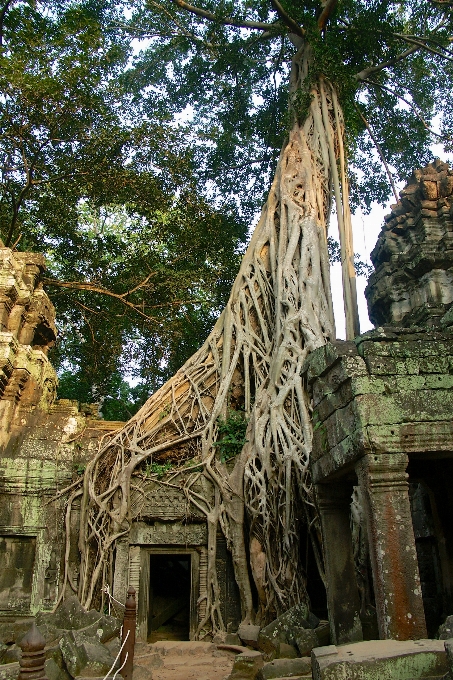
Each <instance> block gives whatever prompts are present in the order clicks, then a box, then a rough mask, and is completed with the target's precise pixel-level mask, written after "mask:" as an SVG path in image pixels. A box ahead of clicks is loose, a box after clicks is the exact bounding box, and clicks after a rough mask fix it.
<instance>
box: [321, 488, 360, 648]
mask: <svg viewBox="0 0 453 680" xmlns="http://www.w3.org/2000/svg"><path fill="white" fill-rule="evenodd" d="M315 494H316V501H317V505H318V510H319V514H320V518H321V529H322V538H323V545H324V557H325V565H326V583H327V607H328V611H329V623H330V634H331V638H332V643H333V644H336V645H342V644H346V643H348V642H360V641H361V640H363V634H362V624H361V621H360V599H359V592H358V588H357V580H356V575H355V565H354V556H353V551H352V537H351V524H350V507H351V496H352V486H351V485H349V484H345V483H344V482H341V481H337V482H335V483H331V484H316V485H315Z"/></svg>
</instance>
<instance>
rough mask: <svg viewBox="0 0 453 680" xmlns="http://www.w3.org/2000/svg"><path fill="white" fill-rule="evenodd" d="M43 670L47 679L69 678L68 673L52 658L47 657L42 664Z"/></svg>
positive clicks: (61, 679)
mask: <svg viewBox="0 0 453 680" xmlns="http://www.w3.org/2000/svg"><path fill="white" fill-rule="evenodd" d="M44 672H45V674H46V676H47V679H48V680H71V676H70V675H69V673H68V672H67V671H66V670H65V669H63V668H60V666H58V664H57V663H55V661H54V660H53V659H47V660H46V662H45V664H44Z"/></svg>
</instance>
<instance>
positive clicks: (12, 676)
mask: <svg viewBox="0 0 453 680" xmlns="http://www.w3.org/2000/svg"><path fill="white" fill-rule="evenodd" d="M19 671H20V667H19V663H18V662H17V661H16V662H15V663H7V664H4V665H2V666H0V680H17V677H18V675H19Z"/></svg>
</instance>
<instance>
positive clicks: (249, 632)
mask: <svg viewBox="0 0 453 680" xmlns="http://www.w3.org/2000/svg"><path fill="white" fill-rule="evenodd" d="M237 634H238V635H239V637H240V638H241V640H242V642H243V643H244V645H248V646H249V647H253V648H254V649H258V636H259V634H260V627H259V626H252V625H250V624H248V625H242V624H241V625H240V626H239V628H238V633H237Z"/></svg>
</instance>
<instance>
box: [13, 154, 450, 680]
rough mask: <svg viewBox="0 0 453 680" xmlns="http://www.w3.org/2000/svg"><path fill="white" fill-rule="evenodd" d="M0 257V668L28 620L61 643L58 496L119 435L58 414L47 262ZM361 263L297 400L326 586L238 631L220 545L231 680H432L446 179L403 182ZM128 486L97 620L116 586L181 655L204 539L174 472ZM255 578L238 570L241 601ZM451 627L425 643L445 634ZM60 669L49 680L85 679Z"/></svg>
mask: <svg viewBox="0 0 453 680" xmlns="http://www.w3.org/2000/svg"><path fill="white" fill-rule="evenodd" d="M0 255H1V265H0V266H1V270H0V290H1V298H0V302H1V309H0V324H1V329H0V353H1V356H2V363H1V366H0V384H1V387H0V419H1V432H0V446H1V452H0V561H1V564H2V567H3V568H2V569H0V641H2V642H3V643H5V645H4V647H5V646H6V647H5V649H3V648H2V649H3V651H2V652H1V654H3V658H4V660H7V661H11V662H14V661H15V660H17V659H16V657H15V652H14V650H13V646H14V645H16V646H15V647H14V649H17V642H18V640H17V639H16V638H17V637H18V633H17V631H19V630H20V632H21V634H22V635H23V634H24V632H25V630H26V627H27V625H29V623H30V620H31V617H33V616H34V615H36V614H38V612H39V614H38V617H37V621H38V625H39V626H40V630H41V632H43V631H44V633H43V634H44V636H45V637H46V633H47V638H48V639H49V640H50V637H52V635H54V636H56V637H58V635H57V632H56V631H57V629H58V625H57V624H58V621H57V620H56V619H54V618H52V616H54V615H51V614H50V612H51V611H52V610H53V609H54V607H55V606H56V605H57V604H59V603H60V602H61V601H62V600H63V599H65V600H66V604H65V605H64V607H66V610H68V607H69V605H70V602H71V600H68V598H70V596H74V595H75V594H76V593H77V586H78V579H79V572H80V569H81V565H80V558H79V551H78V518H77V516H76V515H74V513H72V514H70V513H69V512H68V511H67V508H68V498H70V499H71V504H72V507H73V508H74V507H75V508H76V509H77V503H78V502H79V500H80V496H81V490H80V484H79V483H78V482H79V479H80V476H81V475H82V474H83V471H84V468H85V465H86V464H87V463H88V462H89V461H90V460H92V459H93V457H94V455H95V453H96V451H97V450H98V447H99V442H100V441H101V438H103V437H105V436H106V435H109V434H110V433H114V432H116V431H118V430H119V428H121V427H122V423H112V422H104V421H102V420H100V419H99V417H98V415H97V412H96V409H95V407H93V406H92V405H83V404H82V405H79V404H77V403H74V402H70V401H68V400H60V401H58V400H55V393H56V384H57V378H56V375H55V372H54V370H53V368H52V366H51V365H50V363H49V360H48V358H47V350H48V348H49V347H50V346H51V345H52V343H53V342H54V340H55V327H54V310H53V307H52V304H51V303H50V301H49V299H48V297H47V295H46V293H45V292H44V291H43V290H42V286H41V284H40V277H41V275H42V272H43V270H44V260H43V258H42V257H41V256H38V255H34V254H28V253H16V252H12V251H11V250H10V249H7V248H3V249H2V250H1V252H0ZM372 260H373V264H374V267H375V272H374V273H373V274H372V275H371V277H370V280H369V283H368V286H367V291H366V295H367V299H368V304H369V310H370V318H371V319H372V321H373V322H374V324H375V326H376V327H375V329H374V330H372V331H369V332H367V333H364V334H362V335H361V336H359V337H357V338H355V340H354V341H348V342H346V341H335V342H329V343H327V344H326V345H324V346H322V347H319V348H318V349H316V350H315V351H313V352H312V353H311V354H310V356H309V357H308V359H307V360H306V361H305V364H304V366H303V368H302V374H303V376H304V379H305V381H306V384H307V385H308V388H309V391H310V396H311V399H312V408H313V425H314V427H313V429H314V435H313V450H312V454H311V462H310V467H311V478H312V481H313V484H314V491H315V500H316V508H317V512H318V515H319V519H320V526H321V531H322V544H323V551H324V567H325V574H323V576H324V581H325V588H324V585H323V580H322V579H321V578H320V576H319V574H318V573H317V572H316V570H315V569H314V567H311V570H310V569H309V570H308V585H307V590H308V593H309V596H310V599H311V603H312V610H311V611H310V610H309V609H308V608H307V607H304V606H302V605H300V606H299V605H297V606H296V607H293V608H292V609H291V610H290V611H289V612H286V613H284V614H283V615H281V616H280V617H278V618H277V619H276V620H275V621H273V622H271V623H270V624H269V625H267V626H264V627H262V626H260V625H251V624H247V625H242V626H240V623H241V611H240V599H239V593H238V588H237V585H236V583H235V579H234V572H233V566H232V559H231V554H230V551H229V550H228V547H227V543H226V541H225V539H224V537H223V535H222V533H221V532H219V533H218V534H217V537H216V541H217V558H216V573H217V581H218V587H219V592H220V603H221V613H222V619H223V621H224V623H225V629H226V634H227V638H225V636H224V638H223V641H225V639H227V642H228V643H229V644H236V645H243V646H248V648H249V649H248V651H247V650H244V649H242V651H241V649H238V651H241V654H240V658H239V657H238V660H237V664H236V665H235V668H234V669H233V673H232V675H231V678H232V679H234V678H237V680H240V679H241V678H243V677H250V678H252V677H260V678H266V679H267V678H269V679H270V678H276V677H288V676H297V677H302V676H303V675H307V674H310V673H311V672H312V671H313V674H314V676H313V677H316V678H319V679H321V678H327V677H349V675H348V673H349V672H350V673H359V675H357V677H363V678H368V677H370V678H371V677H373V678H374V677H376V678H377V677H380V676H379V675H376V673H377V672H378V671H377V670H376V669H381V670H380V672H381V673H382V677H391V675H386V673H391V672H393V671H392V668H396V667H397V666H398V664H405V665H406V666H405V667H406V668H410V669H411V670H410V673H412V675H405V676H404V677H408V678H409V677H413V678H415V677H428V675H429V677H440V676H442V675H443V674H445V673H446V672H447V670H448V659H447V656H446V654H445V651H444V645H443V642H441V641H431V642H430V641H429V640H428V638H434V637H436V636H437V635H438V630H439V626H440V625H441V624H444V621H445V619H446V618H447V617H448V616H449V615H452V614H453V529H452V523H451V521H450V518H451V516H452V514H453V492H452V490H451V487H452V480H453V424H452V417H451V414H452V411H453V408H452V407H453V396H452V395H453V390H452V386H453V309H452V305H453V171H452V170H450V168H449V167H448V166H447V165H446V164H444V163H442V162H440V161H435V162H434V163H432V164H430V165H428V166H427V167H426V168H424V169H423V170H419V171H416V172H414V174H413V176H412V177H411V179H410V180H409V183H408V185H407V186H406V188H405V189H404V190H403V191H402V192H401V200H400V201H399V202H398V203H397V204H396V205H395V206H392V212H391V214H390V215H389V216H387V217H386V218H385V225H384V227H383V229H382V232H381V234H380V236H379V239H378V242H377V244H376V247H375V249H374V251H373V253H372ZM165 415H166V414H165ZM140 474H141V475H142V477H141V478H140V480H139V481H140V484H139V486H137V487H134V488H133V489H132V492H131V494H132V495H131V498H132V520H131V524H130V528H129V530H128V531H127V532H124V533H123V535H121V536H119V537H118V539H117V540H116V542H115V545H114V551H113V549H112V559H111V561H110V562H109V564H108V565H107V566H106V568H108V569H110V570H111V574H110V578H109V581H110V582H111V583H113V588H112V593H103V595H102V601H96V602H94V604H95V605H96V606H98V608H99V607H107V608H108V607H110V610H111V613H112V614H117V615H118V616H120V617H121V616H122V609H121V603H123V602H124V599H125V594H126V591H127V588H128V586H133V587H134V588H135V590H136V592H137V601H138V620H137V638H138V640H141V641H146V640H148V639H149V640H154V639H158V636H157V637H156V631H157V630H158V629H161V627H162V626H163V625H164V624H166V623H167V622H168V621H172V622H173V623H172V625H173V629H172V630H173V634H176V635H179V637H180V639H181V640H184V639H186V640H188V639H193V638H194V637H195V636H196V634H197V631H199V626H200V621H203V620H205V618H206V617H205V614H206V612H205V611H204V609H203V607H204V606H205V603H206V597H205V592H206V588H207V580H206V579H207V576H206V573H207V564H208V545H209V541H208V531H209V525H208V522H207V521H206V516H205V514H204V513H203V512H201V511H200V510H197V507H196V506H195V505H194V504H189V503H188V499H187V495H186V494H185V493H184V489H183V485H182V484H181V479H182V477H183V476H184V474H185V473H184V470H178V472H177V473H175V476H174V477H173V478H171V480H170V482H171V483H169V484H167V485H165V484H162V483H160V480H159V479H156V477H155V476H154V477H153V476H152V475H151V476H149V477H148V476H147V473H146V470H145V469H144V470H142V471H141V472H140ZM63 491H64V493H62V492H63ZM192 491H193V493H194V494H196V495H197V497H198V498H200V499H201V500H202V499H205V500H206V502H207V503H209V502H212V498H213V494H215V493H216V490H215V488H214V486H213V485H212V484H211V483H210V482H209V481H208V480H206V479H205V477H204V476H203V475H200V476H199V477H198V479H197V481H196V485H195V486H194V488H193V489H192ZM65 535H69V536H70V541H69V542H65V539H64V537H65ZM307 545H308V541H307ZM252 549H253V546H252V547H251V550H252ZM307 549H308V548H307ZM311 557H312V556H311ZM311 557H310V559H311ZM255 558H256V556H255V557H254V559H255ZM307 559H308V558H307ZM313 564H314V562H313ZM257 565H258V566H259V564H258V560H257V559H255V562H254V563H253V568H254V569H255V572H256V573H255V572H254V574H253V576H254V577H255V580H256V588H257V592H255V596H256V598H258V597H259V593H258V591H259V586H260V581H259V578H260V575H259V573H258V571H259V570H258V566H257ZM112 597H113V599H112ZM68 602H69V604H68ZM71 606H72V605H71ZM73 607H74V608H75V609H74V612H76V613H77V612H78V614H77V616H79V618H80V620H81V622H82V623H83V625H82V623H81V625H80V626H79V628H84V627H87V626H88V627H89V625H91V623H89V622H88V619H86V618H85V617H86V616H89V615H92V612H88V613H87V612H82V613H80V611H79V609H78V607H80V605H79V604H78V603H77V604H76V603H74V602H73ZM66 610H65V611H66ZM57 611H58V610H57ZM68 611H69V610H68ZM46 612H47V613H46ZM93 616H94V615H93ZM97 616H98V617H100V616H101V615H100V614H98V615H97ZM46 617H47V618H46ZM82 619H83V621H82ZM14 621H15V623H14ZM449 621H450V620H449V619H447V623H446V624H444V628H443V629H441V633H440V635H441V638H450V637H453V627H452V626H451V625H450V622H449ZM85 623H86V626H85ZM93 625H94V626H95V625H98V626H100V628H102V629H103V627H105V626H107V627H108V626H110V628H108V630H109V631H110V630H113V629H114V628H115V625H116V624H115V623H114V621H113V620H112V621H110V619H108V617H107V619H106V620H105V621H104V620H103V621H102V626H101V625H100V619H99V618H96V621H94V619H93ZM8 626H9V628H8ZM14 626H16V629H17V630H16V629H15V630H16V633H14V631H13V628H14ZM52 626H53V628H52ZM58 630H59V629H58ZM62 630H63V628H62ZM77 630H78V629H76V628H71V629H69V628H68V629H65V630H64V634H63V633H62V634H61V639H62V640H63V639H64V641H63V643H62V645H63V646H61V644H60V652H62V653H63V655H64V653H66V652H65V651H64V650H65V649H72V652H67V654H68V658H69V656H71V654H72V657H74V658H75V657H76V656H77V654H79V653H80V654H82V656H83V654H85V652H83V653H82V652H80V649H81V648H82V647H83V646H84V645H85V646H86V645H87V644H89V642H88V641H87V639H86V635H85V633H81V632H77ZM93 630H94V628H93ZM8 631H9V633H8ZM11 631H13V632H11ZM175 631H176V633H175ZM109 634H110V633H109ZM115 634H116V633H115ZM84 635H85V637H84ZM153 635H154V637H153ZM386 640H387V641H393V642H392V643H391V644H390V643H389V644H388V645H387V646H385V645H386V643H385V641H386ZM420 640H422V641H423V642H420ZM217 641H218V642H219V641H220V640H217ZM369 641H375V642H374V643H372V642H369ZM376 641H379V644H377V643H376ZM417 641H418V642H417ZM98 642H100V644H103V645H104V646H105V645H106V644H107V642H108V640H107V638H106V639H105V640H102V639H101V640H98ZM329 642H330V643H332V644H331V645H330V646H329ZM8 645H9V647H8ZM71 645H72V647H71ZM340 645H346V646H341V647H340ZM370 645H371V646H370ZM373 645H374V646H373ZM392 645H393V646H392ZM447 647H448V645H447ZM6 648H7V649H6ZM76 648H77V649H78V650H79V651H78V652H77V654H76V652H75V651H74V650H76ZM250 648H252V650H253V651H252V650H250ZM312 650H314V651H313V655H312V661H310V660H309V658H308V655H309V654H310V652H311V651H312ZM8 654H9V656H8ZM98 654H99V659H100V658H101V657H102V654H104V652H101V651H99V650H98ZM110 656H111V655H110ZM110 656H108V655H107V653H105V654H104V657H105V659H104V661H105V663H104V666H106V665H107V663H108V659H110ZM107 657H108V658H107ZM292 657H295V658H292ZM428 657H429V659H430V662H429V663H428V662H427V661H426V659H427V658H428ZM77 658H78V657H77ZM370 659H372V663H371V666H370V662H369V660H370ZM65 663H66V665H64V669H63V670H64V672H65V673H66V674H68V673H69V675H66V676H65V677H66V678H68V677H69V676H72V677H76V676H78V675H80V673H82V675H84V674H85V675H87V674H88V675H89V673H88V671H87V672H86V673H83V672H82V671H81V670H80V668H78V667H77V669H76V668H75V667H74V668H73V669H72V670H71V669H70V668H69V667H68V663H70V662H65ZM93 663H94V662H93ZM354 664H355V666H354V668H355V670H354V671H353V670H348V669H352V665H354ZM430 664H431V665H430ZM60 666H61V668H63V666H62V665H61V664H60ZM334 667H335V668H337V670H336V671H334V670H332V669H334ZM1 668H2V666H0V678H1V677H3V676H2V673H1ZM71 668H72V667H71ZM103 668H104V667H103ZM370 668H371V670H370ZM345 669H346V670H345ZM373 669H374V670H373ZM388 669H390V671H389V670H388ZM420 669H422V670H420ZM423 669H424V670H423ZM408 672H409V671H408ZM276 673H279V674H280V675H276ZM329 673H330V674H331V675H329ZM334 673H337V675H335V674H334ZM341 673H343V675H341ZM345 673H346V675H345ZM373 673H374V675H373ZM57 676H58V677H57ZM5 677H6V676H5ZM11 677H12V676H11ZM65 677H63V676H61V675H58V673H56V675H55V678H53V677H52V678H51V679H50V680H65ZM137 677H138V676H137ZM307 677H308V675H307ZM351 677H353V675H351ZM354 677H356V676H355V675H354ZM394 677H398V676H394ZM401 677H403V676H401Z"/></svg>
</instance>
